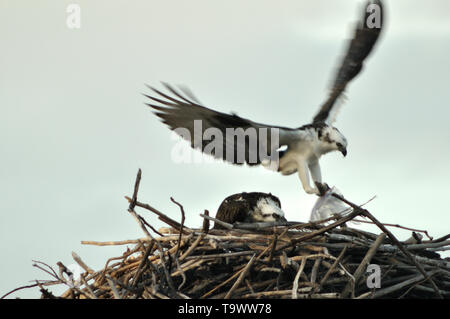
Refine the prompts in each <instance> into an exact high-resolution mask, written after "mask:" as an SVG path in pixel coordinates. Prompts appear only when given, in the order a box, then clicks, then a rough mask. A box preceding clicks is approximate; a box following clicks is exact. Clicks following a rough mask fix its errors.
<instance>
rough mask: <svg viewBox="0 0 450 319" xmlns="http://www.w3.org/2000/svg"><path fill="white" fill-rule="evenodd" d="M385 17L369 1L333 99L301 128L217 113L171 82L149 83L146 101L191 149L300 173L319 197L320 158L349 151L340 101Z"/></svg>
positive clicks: (376, 0) (335, 83) (378, 3)
mask: <svg viewBox="0 0 450 319" xmlns="http://www.w3.org/2000/svg"><path fill="white" fill-rule="evenodd" d="M381 20H382V4H381V1H379V0H373V1H369V2H368V3H367V5H366V7H365V8H364V14H363V17H362V20H361V21H360V22H359V23H358V24H357V27H356V30H355V32H354V36H353V38H352V39H351V40H350V42H349V44H348V48H347V52H346V54H345V55H344V57H343V59H342V62H341V64H340V67H339V68H338V69H337V73H336V74H335V77H334V81H333V82H332V83H333V85H332V87H331V90H330V93H329V95H328V97H327V98H326V100H325V102H324V103H323V104H322V105H321V106H320V108H319V111H318V112H317V113H316V114H315V116H314V118H313V120H312V122H311V123H308V124H306V125H303V126H300V127H298V128H288V127H281V126H273V125H267V124H261V123H257V122H254V121H252V120H249V119H245V118H242V117H239V116H237V115H236V114H225V113H221V112H217V111H214V110H212V109H210V108H207V107H205V106H203V105H202V104H201V103H200V102H199V101H198V100H197V99H196V98H195V96H194V95H193V94H192V93H191V92H190V91H189V90H188V89H186V88H180V91H179V90H176V89H174V88H173V87H171V86H170V85H168V84H164V86H165V87H166V89H167V90H168V92H167V93H164V92H162V91H160V90H157V89H155V88H152V87H149V88H150V89H151V90H152V91H153V92H154V93H155V95H154V96H150V95H145V94H144V95H145V96H146V97H148V98H149V99H150V100H151V102H150V103H148V104H147V105H149V106H150V107H152V108H153V109H154V110H155V112H154V113H155V114H156V115H157V116H158V117H160V118H161V120H162V122H163V123H165V124H167V125H168V126H169V127H170V129H172V130H174V131H175V132H177V133H178V134H179V135H181V136H182V137H183V138H184V139H186V140H188V141H189V142H190V143H191V147H193V148H195V149H199V150H201V151H202V152H204V153H207V154H209V155H211V156H214V157H215V158H218V159H223V160H225V161H227V162H230V163H232V164H243V163H247V164H249V165H263V166H265V167H269V168H272V169H275V170H276V171H278V172H280V173H281V174H283V175H290V174H293V173H296V172H297V173H298V176H299V178H300V181H301V183H302V186H303V189H304V190H305V191H306V193H308V194H318V195H319V194H320V191H319V189H318V187H317V186H316V185H320V183H322V174H321V170H320V166H319V159H320V157H321V156H322V155H324V154H326V153H329V152H332V151H339V152H341V153H342V154H343V155H344V156H346V154H347V139H346V138H345V137H344V135H342V133H341V132H340V131H339V130H338V129H337V128H335V127H334V126H332V123H333V122H334V120H335V115H336V109H337V108H338V105H339V104H340V103H339V99H340V98H342V96H343V93H344V90H345V89H346V87H347V84H348V83H349V82H350V81H351V80H352V79H353V78H354V77H355V76H356V75H358V74H359V73H360V71H361V69H362V67H363V63H364V60H365V59H366V57H367V56H368V55H369V53H370V52H371V51H372V48H373V46H374V45H375V43H376V41H377V39H378V37H379V35H380V32H381V27H382V21H381ZM268 131H270V134H268ZM213 137H214V143H213V142H211V141H213ZM310 176H311V177H312V181H313V183H311V184H310Z"/></svg>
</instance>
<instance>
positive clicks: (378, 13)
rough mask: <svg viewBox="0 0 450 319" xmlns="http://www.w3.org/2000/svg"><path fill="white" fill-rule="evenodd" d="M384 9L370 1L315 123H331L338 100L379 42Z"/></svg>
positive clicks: (379, 4)
mask: <svg viewBox="0 0 450 319" xmlns="http://www.w3.org/2000/svg"><path fill="white" fill-rule="evenodd" d="M382 11H383V7H382V4H381V1H380V0H374V1H369V2H368V3H367V5H366V6H365V7H364V15H363V19H362V21H360V22H359V23H358V25H357V28H356V30H355V34H354V36H353V39H351V40H350V44H349V46H348V49H347V53H346V55H345V56H344V58H343V60H342V63H341V66H340V68H339V69H338V72H337V73H336V77H335V79H334V81H333V86H332V88H331V92H330V94H329V96H328V99H327V100H326V101H325V103H324V104H322V106H321V107H320V110H319V112H318V113H317V114H316V116H315V117H314V120H313V122H325V121H329V120H330V119H329V117H330V113H331V112H332V110H333V107H337V100H338V99H339V98H340V97H342V96H343V92H344V90H345V88H346V86H347V84H348V83H349V82H350V81H351V80H352V79H353V78H354V77H355V76H356V75H358V73H359V72H361V69H362V68H363V63H364V59H365V58H366V57H367V56H368V55H369V53H370V52H371V51H372V48H373V46H374V45H375V43H376V42H377V39H378V37H379V35H380V32H381V29H382V25H383V12H382ZM372 18H374V19H379V21H378V22H379V25H376V24H375V25H373V22H374V21H373V19H372Z"/></svg>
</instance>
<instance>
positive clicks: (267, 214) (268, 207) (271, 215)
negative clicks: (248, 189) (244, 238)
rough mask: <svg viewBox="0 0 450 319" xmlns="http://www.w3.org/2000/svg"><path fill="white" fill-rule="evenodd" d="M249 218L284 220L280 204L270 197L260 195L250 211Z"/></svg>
mask: <svg viewBox="0 0 450 319" xmlns="http://www.w3.org/2000/svg"><path fill="white" fill-rule="evenodd" d="M250 218H251V219H252V221H253V222H275V221H286V218H285V217H284V212H283V211H282V210H281V207H280V204H279V203H277V202H275V201H274V200H273V199H272V198H270V197H261V198H259V199H258V201H257V203H256V205H255V207H254V208H253V210H252V211H251V212H250Z"/></svg>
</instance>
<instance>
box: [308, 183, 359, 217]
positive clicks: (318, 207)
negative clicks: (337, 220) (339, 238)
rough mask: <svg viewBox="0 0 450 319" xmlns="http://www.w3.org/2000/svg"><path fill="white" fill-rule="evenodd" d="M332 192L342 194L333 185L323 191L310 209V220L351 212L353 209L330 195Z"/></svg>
mask: <svg viewBox="0 0 450 319" xmlns="http://www.w3.org/2000/svg"><path fill="white" fill-rule="evenodd" d="M332 193H335V194H338V195H342V193H341V192H340V191H339V190H338V189H337V188H336V187H334V186H333V187H332V188H330V189H329V190H328V191H327V192H326V193H325V195H323V196H321V197H319V198H318V199H317V201H316V203H315V204H314V207H313V208H312V210H311V216H310V217H309V221H310V222H315V221H319V220H323V219H327V218H329V217H332V216H344V215H346V214H349V213H351V212H352V210H353V209H352V208H351V207H350V206H348V205H347V204H345V203H344V202H343V201H341V200H340V199H338V198H336V197H334V196H332V195H331V194H332Z"/></svg>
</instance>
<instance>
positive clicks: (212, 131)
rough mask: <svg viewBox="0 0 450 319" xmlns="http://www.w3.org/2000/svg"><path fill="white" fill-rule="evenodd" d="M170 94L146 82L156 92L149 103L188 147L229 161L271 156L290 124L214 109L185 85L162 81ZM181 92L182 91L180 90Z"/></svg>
mask: <svg viewBox="0 0 450 319" xmlns="http://www.w3.org/2000/svg"><path fill="white" fill-rule="evenodd" d="M163 84H164V86H165V87H166V89H167V90H168V91H169V93H170V95H169V94H166V93H163V92H161V91H160V90H157V89H155V88H153V87H150V86H148V87H149V88H150V89H151V90H152V91H153V92H154V93H156V96H150V95H147V94H144V96H146V97H147V98H149V99H150V100H151V103H147V105H148V106H150V107H151V108H153V109H154V110H155V112H154V113H155V114H156V115H157V116H158V117H160V118H161V120H162V122H163V123H165V124H167V125H168V126H169V128H170V129H171V130H174V131H175V132H176V133H178V134H179V135H180V136H181V137H183V138H184V139H186V140H187V141H189V142H190V143H191V147H192V148H195V149H199V150H201V151H202V152H204V153H207V154H209V155H212V156H214V157H215V158H217V159H223V160H225V161H228V162H230V163H232V164H243V163H247V164H249V165H258V164H261V162H262V161H263V160H264V159H265V158H270V159H271V160H273V156H274V155H276V154H275V152H276V151H277V149H278V148H279V147H280V143H284V142H285V141H284V140H285V139H286V136H287V134H286V132H288V131H292V129H290V128H284V127H279V126H271V125H265V124H260V123H256V122H253V121H250V120H248V119H244V118H242V117H239V116H237V115H235V114H225V113H221V112H217V111H214V110H211V109H209V108H206V107H204V106H202V105H200V104H199V103H200V102H198V100H197V99H196V98H195V97H194V95H193V94H192V93H191V92H190V91H188V90H187V89H183V88H182V89H181V90H182V92H179V91H177V90H175V89H174V88H173V87H171V86H170V85H168V84H165V83H163ZM182 93H184V94H182Z"/></svg>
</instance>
